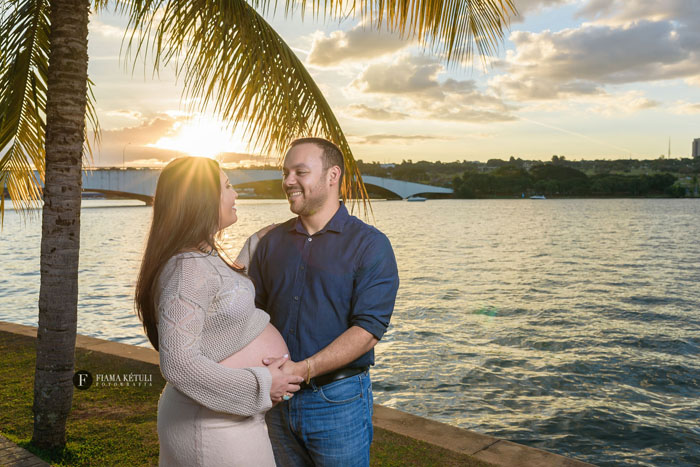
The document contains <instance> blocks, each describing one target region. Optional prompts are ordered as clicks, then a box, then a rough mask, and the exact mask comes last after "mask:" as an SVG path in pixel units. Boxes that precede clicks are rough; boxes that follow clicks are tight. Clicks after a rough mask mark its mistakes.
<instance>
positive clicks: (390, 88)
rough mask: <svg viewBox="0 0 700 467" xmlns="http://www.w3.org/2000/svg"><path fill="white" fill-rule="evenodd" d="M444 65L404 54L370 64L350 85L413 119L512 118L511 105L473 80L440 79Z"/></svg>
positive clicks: (477, 120)
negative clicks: (480, 89)
mask: <svg viewBox="0 0 700 467" xmlns="http://www.w3.org/2000/svg"><path fill="white" fill-rule="evenodd" d="M444 71H445V70H444V67H443V65H442V64H441V63H440V62H438V61H437V59H435V58H430V57H425V56H410V55H404V56H401V57H399V58H397V59H396V60H394V61H393V62H381V63H374V64H371V65H369V66H368V67H367V68H365V70H364V71H363V72H362V73H361V74H360V75H359V76H358V77H357V78H356V79H355V80H354V81H353V82H352V84H351V87H353V88H355V89H358V90H360V91H362V93H364V94H372V95H375V96H379V97H380V98H384V99H393V100H394V105H393V106H392V107H393V108H398V109H401V111H402V112H401V113H405V114H409V115H411V116H412V117H413V118H416V119H427V120H450V121H461V122H475V123H484V122H499V121H509V120H514V119H515V117H513V116H512V115H511V112H512V111H513V110H514V107H513V106H509V105H507V104H506V103H504V102H503V101H502V100H501V99H500V98H498V97H497V96H495V95H490V94H485V93H483V92H481V91H479V89H477V86H476V83H475V82H474V81H473V80H456V79H451V78H450V79H446V80H440V79H439V77H440V75H441V74H442V73H444Z"/></svg>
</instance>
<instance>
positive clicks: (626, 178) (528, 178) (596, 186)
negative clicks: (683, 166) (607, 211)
mask: <svg viewBox="0 0 700 467" xmlns="http://www.w3.org/2000/svg"><path fill="white" fill-rule="evenodd" d="M676 181H677V177H675V176H674V175H671V174H668V173H663V174H654V175H645V174H642V175H624V174H597V175H592V176H590V177H589V176H588V175H586V174H585V173H583V172H581V171H580V170H576V169H572V168H570V167H563V166H557V165H554V164H551V163H550V164H542V165H537V166H534V167H532V168H530V170H525V169H521V168H518V167H515V166H512V165H504V166H503V167H499V168H498V169H496V170H494V171H492V172H490V173H480V172H475V171H467V172H465V173H464V174H463V175H462V176H457V177H455V178H454V179H453V182H452V187H453V189H454V191H455V197H456V198H483V197H492V196H518V195H528V196H529V195H533V194H538V195H547V196H654V195H657V196H658V195H667V196H675V197H681V196H684V195H685V189H682V188H681V187H680V186H678V185H675V183H676Z"/></svg>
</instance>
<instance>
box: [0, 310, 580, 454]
mask: <svg viewBox="0 0 700 467" xmlns="http://www.w3.org/2000/svg"><path fill="white" fill-rule="evenodd" d="M0 331H6V332H11V333H14V334H21V335H24V336H30V337H36V333H37V328H35V327H32V326H24V325H21V324H14V323H6V322H4V321H0ZM76 347H78V348H82V349H87V350H93V351H97V352H102V353H105V354H109V355H114V356H117V357H122V358H128V359H131V360H137V361H140V362H144V363H150V364H153V365H158V363H159V358H158V352H156V351H155V350H153V349H149V348H145V347H137V346H133V345H129V344H121V343H118V342H111V341H107V340H104V339H97V338H94V337H88V336H81V335H78V336H77V339H76ZM373 422H374V425H375V426H376V427H379V428H382V429H385V430H388V431H392V432H394V433H398V434H400V435H403V436H407V437H409V438H413V439H417V440H419V441H424V442H426V443H429V444H433V445H435V446H439V447H441V448H445V449H448V450H450V451H453V452H457V453H459V454H467V455H470V456H473V457H476V458H477V459H479V460H482V461H485V462H490V463H492V464H495V465H502V466H509V467H510V466H523V467H550V466H552V467H585V466H590V465H592V464H587V463H585V462H581V461H577V460H574V459H569V458H567V457H564V456H560V455H558V454H553V453H551V452H547V451H543V450H541V449H537V448H532V447H529V446H524V445H522V444H517V443H513V442H511V441H506V440H502V439H498V438H494V437H493V436H487V435H482V434H480V433H476V432H473V431H469V430H465V429H463V428H458V427H455V426H452V425H448V424H446V423H440V422H436V421H433V420H428V419H427V418H423V417H418V416H416V415H411V414H409V413H406V412H402V411H400V410H396V409H392V408H389V407H384V406H382V405H378V404H375V405H374V418H373Z"/></svg>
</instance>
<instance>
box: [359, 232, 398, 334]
mask: <svg viewBox="0 0 700 467" xmlns="http://www.w3.org/2000/svg"><path fill="white" fill-rule="evenodd" d="M354 285H355V286H354V289H353V296H352V312H351V315H350V324H351V325H353V326H359V327H361V328H362V329H364V330H365V331H367V332H369V333H371V334H372V335H373V336H374V337H376V338H377V339H381V338H382V336H383V335H384V333H385V332H386V330H387V328H388V327H389V321H390V320H391V314H392V312H393V311H394V303H395V302H396V293H397V291H398V288H399V273H398V269H397V266H396V258H395V256H394V250H393V249H392V248H391V243H390V242H389V239H388V238H387V237H386V235H384V234H382V233H381V232H376V233H375V234H374V235H372V237H371V238H370V240H369V241H368V243H367V247H366V248H365V249H364V251H363V252H362V255H361V256H360V259H359V263H358V267H357V270H356V273H355V284H354Z"/></svg>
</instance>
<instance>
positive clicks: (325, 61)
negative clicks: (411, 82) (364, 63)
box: [306, 25, 411, 67]
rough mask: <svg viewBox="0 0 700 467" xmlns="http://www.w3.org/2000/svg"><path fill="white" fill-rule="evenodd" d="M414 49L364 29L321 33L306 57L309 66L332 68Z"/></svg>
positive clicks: (393, 36)
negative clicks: (407, 48)
mask: <svg viewBox="0 0 700 467" xmlns="http://www.w3.org/2000/svg"><path fill="white" fill-rule="evenodd" d="M409 45H411V41H410V40H407V39H400V38H399V37H398V35H397V34H391V33H387V32H384V33H380V32H379V31H377V30H376V29H372V28H371V27H366V26H363V25H358V26H355V27H354V28H353V29H351V30H349V31H334V32H332V33H331V34H330V35H329V36H326V35H325V34H323V33H318V34H317V35H316V36H315V37H314V40H313V43H312V44H311V50H310V52H309V55H308V57H307V59H306V60H307V62H308V63H309V64H310V65H316V66H321V67H332V66H335V65H338V64H340V63H343V62H346V61H360V60H368V59H372V58H376V57H381V56H383V55H387V54H390V53H393V52H396V51H398V50H401V49H403V48H405V47H408V46H409Z"/></svg>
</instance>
